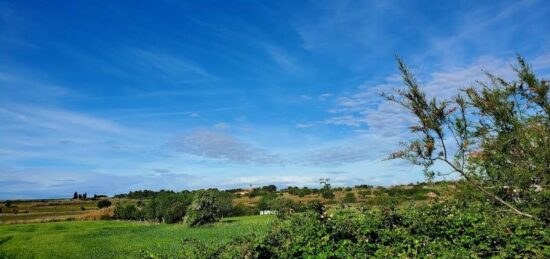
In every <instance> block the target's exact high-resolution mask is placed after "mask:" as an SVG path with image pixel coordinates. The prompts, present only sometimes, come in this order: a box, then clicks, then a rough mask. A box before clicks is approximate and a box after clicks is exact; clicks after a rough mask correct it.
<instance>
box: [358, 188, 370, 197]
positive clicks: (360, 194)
mask: <svg viewBox="0 0 550 259" xmlns="http://www.w3.org/2000/svg"><path fill="white" fill-rule="evenodd" d="M369 193H370V192H369V191H364V190H361V191H359V196H361V199H365V198H366V197H367V195H369Z"/></svg>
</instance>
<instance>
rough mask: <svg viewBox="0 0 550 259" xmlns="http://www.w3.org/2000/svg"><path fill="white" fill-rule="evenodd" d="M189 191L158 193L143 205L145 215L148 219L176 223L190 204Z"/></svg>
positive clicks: (190, 196) (183, 215)
mask: <svg viewBox="0 0 550 259" xmlns="http://www.w3.org/2000/svg"><path fill="white" fill-rule="evenodd" d="M191 200H192V195H191V194H190V193H173V192H161V193H158V194H157V195H156V196H155V197H154V198H153V199H151V202H149V203H148V204H147V206H146V207H145V215H146V217H147V218H148V219H150V220H154V221H157V222H164V223H168V224H171V223H176V222H179V221H181V220H182V219H183V218H184V217H185V214H186V212H187V207H188V206H189V204H191Z"/></svg>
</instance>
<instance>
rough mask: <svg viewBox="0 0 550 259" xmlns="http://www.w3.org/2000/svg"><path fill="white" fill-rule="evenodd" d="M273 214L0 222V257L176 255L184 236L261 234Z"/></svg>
mask: <svg viewBox="0 0 550 259" xmlns="http://www.w3.org/2000/svg"><path fill="white" fill-rule="evenodd" d="M272 219H273V217H272V216H244V217H235V218H225V219H223V220H222V221H220V222H217V223H215V224H213V225H207V226H203V227H199V228H189V227H186V226H185V225H183V224H152V223H142V222H131V221H73V222H50V223H40V224H17V225H0V258H136V257H142V256H146V255H148V254H154V255H162V256H168V257H169V256H177V255H178V254H180V253H181V252H182V249H183V246H182V242H183V240H184V239H186V238H192V239H196V240H197V241H199V242H203V243H207V244H208V245H209V247H216V246H220V245H223V244H225V243H227V242H229V241H231V240H233V239H235V238H236V237H239V236H246V235H251V234H253V233H255V234H261V233H263V232H264V231H266V230H267V227H268V224H269V222H270V221H271V220H272Z"/></svg>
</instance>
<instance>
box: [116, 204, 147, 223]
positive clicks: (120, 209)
mask: <svg viewBox="0 0 550 259" xmlns="http://www.w3.org/2000/svg"><path fill="white" fill-rule="evenodd" d="M113 218H114V219H124V220H143V219H144V215H143V212H142V211H141V210H139V209H138V208H137V207H136V206H135V205H133V204H129V205H126V206H124V205H117V206H116V208H115V212H114V215H113Z"/></svg>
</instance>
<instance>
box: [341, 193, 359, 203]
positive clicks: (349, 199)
mask: <svg viewBox="0 0 550 259" xmlns="http://www.w3.org/2000/svg"><path fill="white" fill-rule="evenodd" d="M356 201H357V199H356V198H355V194H353V192H347V193H346V195H344V198H343V199H342V202H344V203H355V202H356Z"/></svg>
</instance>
